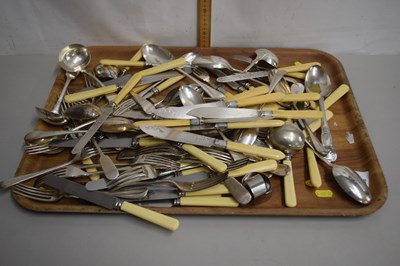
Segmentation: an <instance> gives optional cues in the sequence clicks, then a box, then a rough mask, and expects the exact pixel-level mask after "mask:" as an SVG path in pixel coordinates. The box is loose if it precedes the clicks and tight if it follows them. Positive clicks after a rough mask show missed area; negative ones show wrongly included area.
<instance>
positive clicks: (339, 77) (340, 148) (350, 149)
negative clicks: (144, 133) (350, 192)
mask: <svg viewBox="0 0 400 266" xmlns="http://www.w3.org/2000/svg"><path fill="white" fill-rule="evenodd" d="M139 48H140V47H131V46H129V47H127V46H94V47H90V48H89V50H90V53H91V55H92V61H91V63H90V65H89V66H88V70H92V69H94V67H95V66H96V65H97V64H98V62H99V60H100V59H102V58H109V59H124V60H128V59H129V58H131V57H132V56H133V54H134V53H135V52H136V51H137V49H139ZM167 49H169V50H170V51H171V52H172V53H173V54H174V55H175V56H176V57H178V56H181V55H183V54H185V53H187V52H190V51H196V52H199V53H200V54H202V55H219V56H223V57H224V58H226V59H228V60H229V61H230V63H231V64H232V65H234V66H235V67H237V68H242V69H243V68H244V67H245V66H246V64H245V63H241V62H237V61H235V60H231V59H230V56H232V55H244V56H251V57H254V51H255V49H256V48H194V47H167ZM268 49H270V50H271V51H273V52H274V53H276V55H277V56H278V58H279V66H289V65H293V63H294V62H295V61H300V62H302V63H307V62H316V61H317V62H320V63H321V65H322V66H323V67H324V68H325V70H326V71H327V72H328V74H329V76H330V78H331V81H332V88H333V89H335V88H337V87H338V86H340V85H341V84H348V85H349V82H348V79H347V76H346V73H345V71H344V69H343V66H342V64H341V63H340V62H339V61H338V60H337V59H336V58H335V57H333V56H332V55H330V54H327V53H325V52H322V51H319V50H312V49H286V48H268ZM137 69H138V68H131V70H130V71H137ZM64 82H65V74H64V71H62V70H60V72H59V73H58V75H57V78H56V80H55V82H54V86H53V88H52V89H51V91H50V94H49V97H48V100H47V102H46V104H45V106H44V107H45V108H48V109H51V108H52V107H53V105H54V103H55V102H56V98H57V95H58V94H59V92H60V91H61V88H62V86H63V84H64ZM185 82H189V81H186V80H185ZM83 87H84V81H83V77H82V75H79V77H78V78H77V79H76V80H74V81H73V82H72V83H71V84H70V87H69V91H74V90H77V89H79V88H83ZM329 109H330V110H331V111H332V112H333V113H334V116H333V118H332V119H331V120H330V121H329V125H330V128H331V130H332V135H333V144H334V147H335V149H336V150H337V153H338V160H337V162H336V163H337V164H342V165H347V166H349V167H352V168H353V169H355V170H356V171H368V172H369V177H370V189H371V192H372V196H373V200H372V203H371V204H370V205H368V206H364V205H360V204H358V203H356V202H354V201H353V200H351V199H350V198H349V197H348V196H347V195H346V194H345V193H344V192H343V191H342V190H341V189H340V188H339V186H338V185H337V184H336V183H335V181H334V179H333V176H332V174H331V169H330V168H328V167H325V165H324V164H322V163H320V164H319V169H320V171H321V176H322V181H323V184H322V187H321V188H319V189H321V190H324V189H329V190H331V191H333V197H331V198H319V197H317V196H316V195H315V189H314V188H310V187H308V186H306V185H305V181H306V180H307V179H308V169H307V163H306V158H305V152H303V151H300V152H299V153H297V154H296V155H294V156H293V171H294V177H295V188H296V194H297V202H298V204H297V207H296V208H287V207H285V206H284V200H283V182H282V181H283V180H282V179H279V178H277V177H273V178H272V179H271V181H272V194H271V195H270V196H269V197H265V198H262V197H261V198H258V199H257V200H256V201H255V202H253V203H251V204H249V205H247V206H243V207H239V208H215V207H171V208H153V209H154V210H157V211H159V212H162V213H165V214H182V215H183V214H184V215H271V216H272V215H279V216H361V215H367V214H370V213H373V212H375V211H376V210H378V209H379V208H380V207H381V206H382V205H383V204H384V202H385V200H386V198H387V193H388V192H387V185H386V181H385V178H384V175H383V172H382V170H381V167H380V165H379V162H378V159H377V156H376V153H375V151H374V148H373V146H372V143H371V140H370V138H369V136H368V132H367V129H366V127H365V124H364V122H363V119H362V116H361V113H360V111H359V108H358V106H357V103H356V100H355V98H354V94H353V93H352V91H351V89H350V91H349V92H348V93H347V94H346V95H345V96H344V97H342V98H341V99H340V100H339V101H338V102H336V103H335V104H334V105H332V106H331V107H330V108H329ZM32 111H34V106H32ZM36 128H37V129H41V130H54V129H57V128H56V127H54V126H50V125H47V124H45V123H44V122H42V121H38V123H37V126H36ZM346 132H351V133H352V134H353V135H354V139H355V143H354V144H350V143H349V142H348V141H347V139H346ZM21 141H22V140H21ZM71 158H72V156H71V154H70V153H69V151H65V152H63V153H60V154H57V155H24V156H23V157H22V159H21V162H20V165H19V167H18V170H17V172H16V175H23V174H27V173H31V172H34V171H38V170H41V169H45V168H49V167H51V166H54V165H58V164H60V163H63V162H66V161H67V160H70V159H71ZM28 183H30V182H28ZM13 197H14V199H15V200H16V202H17V203H18V204H20V205H21V206H22V207H24V208H26V209H29V210H33V211H41V212H77V213H78V212H81V213H121V212H119V211H110V210H106V209H104V208H101V207H97V206H94V205H91V204H88V203H85V202H83V201H80V200H75V199H62V200H60V201H58V202H55V203H44V202H38V201H33V200H30V199H27V198H25V197H21V196H19V195H17V194H15V193H13Z"/></svg>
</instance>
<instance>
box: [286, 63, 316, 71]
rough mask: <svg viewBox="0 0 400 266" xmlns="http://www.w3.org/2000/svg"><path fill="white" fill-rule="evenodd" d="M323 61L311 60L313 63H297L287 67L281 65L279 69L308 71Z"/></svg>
mask: <svg viewBox="0 0 400 266" xmlns="http://www.w3.org/2000/svg"><path fill="white" fill-rule="evenodd" d="M320 65H321V63H319V62H311V63H304V64H297V65H294V66H287V67H280V68H278V69H279V70H283V71H286V72H288V73H289V72H302V71H307V70H308V69H309V68H310V67H312V66H320Z"/></svg>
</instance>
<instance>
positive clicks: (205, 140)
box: [140, 126, 285, 160]
mask: <svg viewBox="0 0 400 266" xmlns="http://www.w3.org/2000/svg"><path fill="white" fill-rule="evenodd" d="M140 129H141V130H142V131H143V132H145V133H146V134H148V135H151V136H153V137H156V138H160V139H167V140H172V141H175V142H182V143H187V144H192V145H198V146H203V147H219V148H224V149H228V150H231V151H236V152H242V153H246V154H251V155H255V156H259V157H261V158H270V159H274V160H282V159H283V158H285V154H284V153H283V152H281V151H279V150H276V149H270V148H265V147H259V146H254V145H247V144H242V143H236V142H232V141H225V140H221V139H216V138H211V137H207V136H203V135H198V134H194V133H190V132H183V131H178V130H174V129H171V128H167V127H161V126H140Z"/></svg>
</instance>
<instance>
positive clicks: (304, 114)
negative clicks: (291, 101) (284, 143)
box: [272, 110, 322, 119]
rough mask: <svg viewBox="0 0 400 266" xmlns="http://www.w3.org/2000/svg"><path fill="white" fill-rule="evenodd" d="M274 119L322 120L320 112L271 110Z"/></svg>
mask: <svg viewBox="0 0 400 266" xmlns="http://www.w3.org/2000/svg"><path fill="white" fill-rule="evenodd" d="M272 113H273V115H274V117H275V118H286V119H319V118H322V111H319V110H273V111H272Z"/></svg>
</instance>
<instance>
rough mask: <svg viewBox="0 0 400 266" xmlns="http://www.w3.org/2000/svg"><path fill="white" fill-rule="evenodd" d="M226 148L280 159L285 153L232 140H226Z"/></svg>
mask: <svg viewBox="0 0 400 266" xmlns="http://www.w3.org/2000/svg"><path fill="white" fill-rule="evenodd" d="M226 148H227V149H228V150H231V151H236V152H242V153H245V154H252V155H255V156H259V157H261V158H266V159H274V160H282V159H283V158H285V154H284V153H283V152H281V151H279V150H275V149H270V148H265V147H260V146H255V145H247V144H243V143H237V142H232V141H227V142H226Z"/></svg>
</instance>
